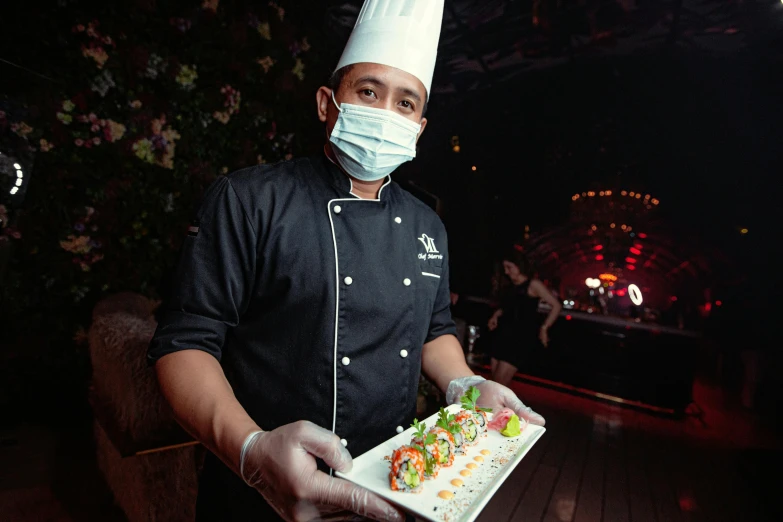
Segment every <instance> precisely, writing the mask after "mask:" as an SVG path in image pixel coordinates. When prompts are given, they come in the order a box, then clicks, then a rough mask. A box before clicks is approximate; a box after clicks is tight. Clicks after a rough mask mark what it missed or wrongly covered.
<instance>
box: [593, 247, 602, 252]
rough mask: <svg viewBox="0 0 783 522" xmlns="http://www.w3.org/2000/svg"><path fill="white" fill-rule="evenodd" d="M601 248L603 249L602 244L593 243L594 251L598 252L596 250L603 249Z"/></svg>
mask: <svg viewBox="0 0 783 522" xmlns="http://www.w3.org/2000/svg"><path fill="white" fill-rule="evenodd" d="M603 249H604V246H603V245H595V246H594V247H593V250H595V251H596V252H598V251H600V250H603Z"/></svg>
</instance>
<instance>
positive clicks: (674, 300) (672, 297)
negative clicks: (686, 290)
mask: <svg viewBox="0 0 783 522" xmlns="http://www.w3.org/2000/svg"><path fill="white" fill-rule="evenodd" d="M669 299H671V300H672V303H674V302H676V301H677V296H676V295H673V296H671V297H670V298H669Z"/></svg>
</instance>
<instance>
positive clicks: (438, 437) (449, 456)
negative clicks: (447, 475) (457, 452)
mask: <svg viewBox="0 0 783 522" xmlns="http://www.w3.org/2000/svg"><path fill="white" fill-rule="evenodd" d="M430 433H431V434H433V435H435V443H436V444H437V445H438V464H439V465H441V466H443V467H444V468H447V467H449V466H451V465H452V464H454V437H453V436H452V434H451V433H449V431H448V430H444V429H443V428H441V427H440V426H433V427H432V428H431V429H430Z"/></svg>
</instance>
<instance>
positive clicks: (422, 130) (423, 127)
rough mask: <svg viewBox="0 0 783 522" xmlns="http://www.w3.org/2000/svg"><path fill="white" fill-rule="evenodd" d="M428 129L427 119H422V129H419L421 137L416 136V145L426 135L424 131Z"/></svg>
mask: <svg viewBox="0 0 783 522" xmlns="http://www.w3.org/2000/svg"><path fill="white" fill-rule="evenodd" d="M426 127H427V118H422V119H421V129H419V135H418V136H416V143H418V142H419V138H421V135H422V134H424V129H425V128H426Z"/></svg>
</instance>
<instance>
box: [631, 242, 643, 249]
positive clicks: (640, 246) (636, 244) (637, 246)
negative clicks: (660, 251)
mask: <svg viewBox="0 0 783 522" xmlns="http://www.w3.org/2000/svg"><path fill="white" fill-rule="evenodd" d="M633 246H634V248H638V249H639V250H641V249H643V248H644V245H642V244H641V243H634V244H633Z"/></svg>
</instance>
